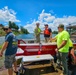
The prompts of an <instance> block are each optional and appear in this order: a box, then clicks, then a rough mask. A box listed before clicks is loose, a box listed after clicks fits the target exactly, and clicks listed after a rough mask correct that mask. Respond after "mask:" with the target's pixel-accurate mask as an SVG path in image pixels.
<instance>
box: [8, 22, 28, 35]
mask: <svg viewBox="0 0 76 75" xmlns="http://www.w3.org/2000/svg"><path fill="white" fill-rule="evenodd" d="M8 25H9V27H10V28H12V30H14V31H18V30H19V29H20V32H21V33H23V34H29V32H28V30H27V29H25V28H24V27H23V26H20V28H19V26H18V25H17V24H16V23H15V22H11V21H9V23H8Z"/></svg>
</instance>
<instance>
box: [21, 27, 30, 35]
mask: <svg viewBox="0 0 76 75" xmlns="http://www.w3.org/2000/svg"><path fill="white" fill-rule="evenodd" d="M21 32H22V33H25V34H29V32H28V30H27V29H25V28H23V27H22V26H21Z"/></svg>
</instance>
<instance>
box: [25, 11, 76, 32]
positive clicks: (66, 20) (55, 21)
mask: <svg viewBox="0 0 76 75" xmlns="http://www.w3.org/2000/svg"><path fill="white" fill-rule="evenodd" d="M36 22H40V28H41V29H42V30H44V24H48V25H49V27H50V28H51V29H52V30H57V27H58V25H59V24H60V23H62V24H64V25H65V27H66V26H67V25H68V24H70V23H76V16H65V15H63V17H62V18H59V17H56V16H55V15H52V14H51V13H45V10H42V12H41V13H40V14H39V16H38V20H34V21H33V22H32V23H31V24H27V25H25V26H24V27H25V28H26V29H28V31H29V32H31V33H32V32H33V31H34V28H35V26H36V25H35V24H36Z"/></svg>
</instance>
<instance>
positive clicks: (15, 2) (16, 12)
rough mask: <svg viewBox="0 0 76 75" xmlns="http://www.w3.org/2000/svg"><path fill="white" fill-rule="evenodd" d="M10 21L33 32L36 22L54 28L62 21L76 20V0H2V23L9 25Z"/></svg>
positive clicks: (66, 23) (0, 16)
mask: <svg viewBox="0 0 76 75" xmlns="http://www.w3.org/2000/svg"><path fill="white" fill-rule="evenodd" d="M8 21H12V22H15V23H16V24H18V25H19V26H24V27H25V28H26V29H28V30H29V32H33V30H34V28H35V23H36V22H40V24H41V25H40V28H41V29H42V30H43V29H44V24H45V23H48V24H49V27H51V28H52V30H55V29H57V26H58V25H59V24H60V23H63V24H64V25H65V26H66V25H68V24H69V23H75V22H76V1H75V0H0V23H2V24H4V25H7V24H8Z"/></svg>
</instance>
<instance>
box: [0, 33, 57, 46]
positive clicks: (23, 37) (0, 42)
mask: <svg viewBox="0 0 76 75" xmlns="http://www.w3.org/2000/svg"><path fill="white" fill-rule="evenodd" d="M55 35H56V34H53V35H52V37H54V36H55ZM17 38H18V39H35V36H34V34H33V33H31V34H21V35H18V36H17ZM40 38H41V39H44V35H42V34H41V35H40ZM4 39H5V37H0V45H1V44H2V43H3V42H4Z"/></svg>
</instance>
